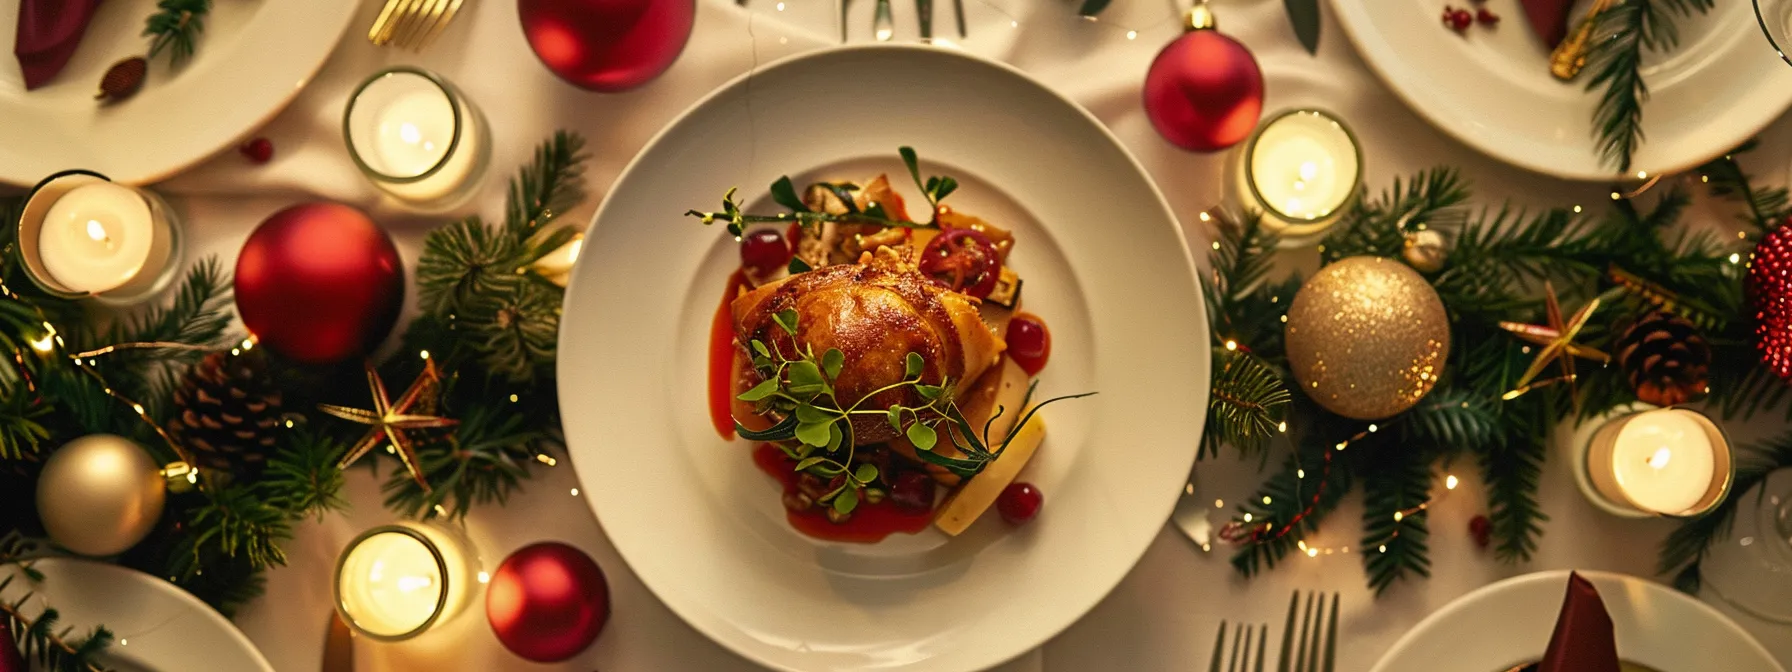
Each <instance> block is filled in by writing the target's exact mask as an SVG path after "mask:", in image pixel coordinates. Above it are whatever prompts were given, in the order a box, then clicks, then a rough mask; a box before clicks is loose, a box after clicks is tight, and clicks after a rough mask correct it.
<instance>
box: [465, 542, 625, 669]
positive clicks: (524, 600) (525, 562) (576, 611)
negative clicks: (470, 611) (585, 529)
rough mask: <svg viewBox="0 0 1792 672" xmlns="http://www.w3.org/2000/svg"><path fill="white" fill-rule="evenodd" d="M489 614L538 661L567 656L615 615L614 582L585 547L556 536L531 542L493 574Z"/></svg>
mask: <svg viewBox="0 0 1792 672" xmlns="http://www.w3.org/2000/svg"><path fill="white" fill-rule="evenodd" d="M485 618H486V620H487V621H490V622H491V624H492V632H493V633H495V634H497V636H498V641H499V642H502V643H503V644H504V648H506V649H510V652H511V653H514V654H516V655H519V656H522V657H524V658H527V659H529V660H533V661H535V662H538V663H552V662H558V661H562V660H566V659H568V658H571V657H573V656H575V655H578V653H579V652H580V651H584V650H585V647H587V646H590V645H591V642H592V641H595V640H596V639H597V635H598V633H600V632H603V629H604V624H606V623H608V622H609V621H610V585H609V583H607V582H606V581H605V580H604V572H603V570H602V569H599V568H598V566H597V563H595V562H592V561H591V556H588V555H585V553H584V552H583V551H580V550H579V549H576V548H573V547H571V546H568V545H566V544H562V543H559V542H552V541H549V542H542V543H539V544H532V545H529V546H525V547H523V548H521V549H518V550H517V552H515V553H512V554H510V557H508V558H505V559H504V563H503V564H501V565H498V571H497V572H494V573H493V574H492V580H491V583H489V584H487V585H486V587H485Z"/></svg>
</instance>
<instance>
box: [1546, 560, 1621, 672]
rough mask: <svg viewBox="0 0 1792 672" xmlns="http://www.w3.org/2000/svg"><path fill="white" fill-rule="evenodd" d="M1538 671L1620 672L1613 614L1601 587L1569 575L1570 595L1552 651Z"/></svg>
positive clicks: (1558, 621) (1558, 622)
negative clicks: (1609, 611)
mask: <svg viewBox="0 0 1792 672" xmlns="http://www.w3.org/2000/svg"><path fill="white" fill-rule="evenodd" d="M1536 669H1537V672H1618V644H1617V640H1616V639H1615V638H1614V637H1613V635H1612V617H1611V616H1610V615H1609V614H1607V613H1606V612H1605V601H1604V600H1601V599H1599V589H1597V588H1594V587H1593V583H1592V582H1591V581H1588V580H1586V579H1583V578H1581V576H1580V574H1578V573H1576V574H1569V575H1568V596H1567V597H1566V598H1564V599H1563V600H1562V615H1561V616H1557V617H1556V632H1555V634H1553V635H1550V637H1549V650H1548V651H1547V652H1545V653H1544V654H1543V662H1541V663H1538V664H1537V668H1536Z"/></svg>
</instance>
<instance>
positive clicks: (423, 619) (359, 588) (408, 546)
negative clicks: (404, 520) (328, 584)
mask: <svg viewBox="0 0 1792 672" xmlns="http://www.w3.org/2000/svg"><path fill="white" fill-rule="evenodd" d="M468 574H469V569H468V564H467V558H466V557H465V555H464V554H463V553H462V552H461V550H460V548H459V543H458V541H457V540H456V539H455V538H454V537H453V536H452V535H450V534H448V533H447V532H445V531H443V530H441V529H439V528H435V527H432V526H427V525H408V524H407V525H388V526H384V527H376V528H374V529H371V530H368V531H367V532H365V533H362V534H361V536H359V537H356V538H355V540H354V541H351V542H349V545H348V548H347V549H345V550H344V551H343V552H342V556H341V558H340V559H339V560H337V563H336V609H337V611H338V612H340V613H341V614H342V620H343V621H344V622H346V623H348V624H349V626H350V627H352V628H354V629H355V630H357V631H359V632H361V633H362V634H365V635H367V636H369V637H373V638H375V639H381V640H387V641H396V640H402V639H409V638H411V637H414V636H416V635H417V634H419V633H422V632H424V631H426V630H428V629H430V627H431V626H433V625H435V624H436V623H439V622H442V621H446V620H448V619H449V618H451V617H452V616H453V615H454V614H455V613H457V612H458V610H459V607H460V606H461V604H462V603H463V602H465V601H466V597H467V595H468V594H470V591H469V589H468V586H467V582H468V580H469V579H468Z"/></svg>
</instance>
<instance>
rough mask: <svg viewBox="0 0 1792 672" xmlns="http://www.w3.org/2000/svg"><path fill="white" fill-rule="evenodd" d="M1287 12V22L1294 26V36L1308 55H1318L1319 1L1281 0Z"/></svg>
mask: <svg viewBox="0 0 1792 672" xmlns="http://www.w3.org/2000/svg"><path fill="white" fill-rule="evenodd" d="M1282 7H1283V8H1285V9H1287V10H1288V22H1289V23H1291V24H1294V36H1295V37H1296V38H1298V39H1299V40H1300V46H1303V47H1306V48H1307V54H1308V55H1318V53H1319V0H1282Z"/></svg>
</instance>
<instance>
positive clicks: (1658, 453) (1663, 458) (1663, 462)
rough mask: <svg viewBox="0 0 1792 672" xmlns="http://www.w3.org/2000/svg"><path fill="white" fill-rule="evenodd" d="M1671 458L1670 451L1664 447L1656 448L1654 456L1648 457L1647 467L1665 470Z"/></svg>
mask: <svg viewBox="0 0 1792 672" xmlns="http://www.w3.org/2000/svg"><path fill="white" fill-rule="evenodd" d="M1673 457H1674V452H1673V451H1671V450H1668V449H1667V447H1666V446H1663V447H1661V448H1656V449H1655V454H1654V455H1650V456H1649V466H1651V467H1654V468H1656V469H1662V468H1666V467H1667V466H1668V460H1670V459H1672V458H1673Z"/></svg>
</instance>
